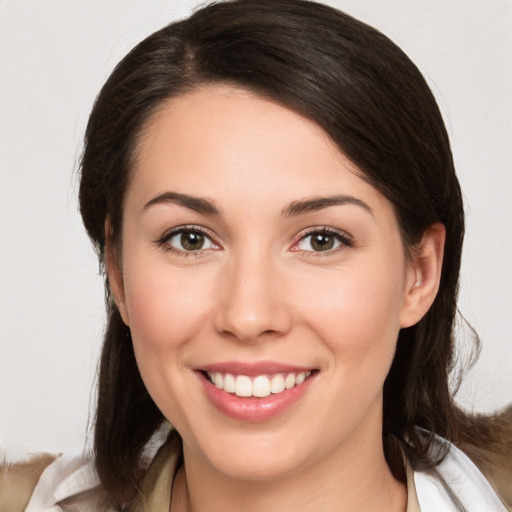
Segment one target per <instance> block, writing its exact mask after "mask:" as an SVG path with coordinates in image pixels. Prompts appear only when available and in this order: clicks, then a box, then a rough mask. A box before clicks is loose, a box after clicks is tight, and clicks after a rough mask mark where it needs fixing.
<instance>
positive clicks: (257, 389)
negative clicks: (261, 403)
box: [252, 375, 270, 398]
mask: <svg viewBox="0 0 512 512" xmlns="http://www.w3.org/2000/svg"><path fill="white" fill-rule="evenodd" d="M252 394H253V395H254V396H259V397H260V398H263V397H265V396H269V395H270V380H269V378H268V377H266V376H265V375H259V376H258V377H256V378H255V379H254V381H253V383H252Z"/></svg>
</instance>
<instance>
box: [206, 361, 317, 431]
mask: <svg viewBox="0 0 512 512" xmlns="http://www.w3.org/2000/svg"><path fill="white" fill-rule="evenodd" d="M196 374H197V375H198V376H199V378H200V381H201V383H202V386H203V389H204V391H205V394H206V397H207V398H208V399H209V401H210V403H211V404H212V405H214V406H215V408H216V409H217V410H218V411H219V412H221V413H223V414H224V415H226V416H228V417H230V418H233V419H236V420H239V421H245V422H262V421H267V420H270V419H272V418H274V417H276V416H278V415H280V414H282V413H283V412H284V411H286V410H287V409H289V408H291V407H292V406H293V405H294V404H296V403H297V402H299V401H300V400H301V398H302V397H303V396H304V395H305V394H306V393H307V392H308V390H309V389H310V387H311V385H312V384H313V382H314V381H315V380H317V376H318V374H319V370H318V369H313V368H310V369H308V368H298V367H291V366H286V365H275V364H260V365H241V364H219V365H211V366H208V367H205V368H201V369H197V370H196Z"/></svg>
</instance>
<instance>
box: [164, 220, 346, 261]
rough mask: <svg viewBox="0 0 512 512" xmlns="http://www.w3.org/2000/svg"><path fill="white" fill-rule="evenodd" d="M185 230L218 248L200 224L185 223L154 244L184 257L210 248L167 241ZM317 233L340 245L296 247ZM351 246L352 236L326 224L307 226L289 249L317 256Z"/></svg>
mask: <svg viewBox="0 0 512 512" xmlns="http://www.w3.org/2000/svg"><path fill="white" fill-rule="evenodd" d="M186 231H188V232H191V233H201V234H202V235H203V236H205V237H206V238H208V239H209V240H210V242H211V244H212V245H214V246H215V249H214V250H218V248H220V244H219V243H217V242H216V241H215V237H213V235H212V234H211V233H210V231H208V230H206V229H204V228H202V227H201V226H197V225H186V226H179V227H177V228H173V229H171V230H170V231H167V232H166V233H164V234H163V235H162V236H161V237H160V238H159V239H158V240H156V244H157V245H158V246H159V247H162V248H163V249H164V250H165V251H168V252H173V253H175V254H178V255H180V256H185V257H188V256H196V257H197V256H201V255H203V254H204V252H205V251H208V250H210V249H211V248H209V247H208V248H206V249H198V250H195V251H187V250H184V249H178V248H176V247H174V246H172V245H171V244H170V243H169V241H170V240H171V239H172V237H174V236H176V235H179V234H180V233H183V232H186ZM319 234H327V235H329V236H331V237H333V238H334V239H335V240H336V241H338V242H339V243H340V245H339V246H338V247H335V248H333V249H328V250H325V251H309V250H304V249H299V248H298V247H297V246H298V244H300V243H301V242H303V241H304V240H306V239H307V238H308V237H312V236H315V235H319ZM351 247H354V241H353V239H352V237H350V235H348V234H347V233H343V232H341V231H337V230H335V229H332V228H330V227H328V226H322V227H318V228H308V229H307V230H305V231H304V232H303V233H301V234H300V235H299V236H298V239H297V241H296V242H294V243H293V245H292V248H291V251H293V252H300V253H302V254H303V255H305V256H307V257H319V256H328V255H331V254H333V253H337V252H338V251H340V250H343V249H346V248H351Z"/></svg>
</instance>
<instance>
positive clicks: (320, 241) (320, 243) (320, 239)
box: [311, 233, 335, 251]
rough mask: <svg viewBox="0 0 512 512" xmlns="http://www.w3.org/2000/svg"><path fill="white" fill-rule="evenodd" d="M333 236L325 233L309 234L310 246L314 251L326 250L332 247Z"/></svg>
mask: <svg viewBox="0 0 512 512" xmlns="http://www.w3.org/2000/svg"><path fill="white" fill-rule="evenodd" d="M334 242H335V240H334V236H332V235H329V234H327V233H316V234H315V235H311V247H312V248H313V250H314V251H328V250H330V249H332V248H333V247H334Z"/></svg>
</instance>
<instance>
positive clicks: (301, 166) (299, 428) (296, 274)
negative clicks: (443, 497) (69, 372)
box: [110, 85, 415, 479]
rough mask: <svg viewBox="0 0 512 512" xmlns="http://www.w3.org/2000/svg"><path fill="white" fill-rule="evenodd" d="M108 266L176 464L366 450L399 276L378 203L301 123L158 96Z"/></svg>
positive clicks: (225, 97) (271, 469) (234, 463)
mask: <svg viewBox="0 0 512 512" xmlns="http://www.w3.org/2000/svg"><path fill="white" fill-rule="evenodd" d="M117 256H118V259H117V261H118V262H119V266H120V268H117V270H116V269H115V268H114V269H113V268H112V267H114V265H113V264H111V268H110V278H111V282H112V283H113V289H114V292H115V294H116V296H117V297H116V298H117V299H118V301H122V305H121V306H120V308H121V313H122V315H123V319H124V320H125V322H126V323H127V324H128V325H129V326H130V329H131V333H132V339H133V344H134V349H135V355H136V358H137V363H138V365H139V368H140V372H141V375H142V377H143V380H144V382H145V385H146V386H147V389H148V391H149V393H150V394H151V396H152V398H153V399H154V401H155V403H156V404H157V405H158V407H159V408H160V410H161V411H162V412H163V414H164V415H165V416H166V418H167V419H168V420H169V421H170V422H171V423H172V424H173V425H174V426H175V427H176V429H177V430H178V431H179V433H180V434H181V436H182V438H183V441H184V449H185V456H186V457H189V458H190V460H195V461H196V462H197V463H198V464H203V465H205V466H206V467H208V468H210V469H213V470H215V471H220V472H221V473H223V474H225V475H236V476H238V477H242V478H249V479H254V478H272V477H275V476H277V475H286V474H290V473H293V472H294V471H298V470H300V468H304V467H307V466H308V465H311V464H314V463H315V462H318V461H320V460H326V459H327V458H329V457H340V456H343V455H347V454H349V453H354V451H355V450H357V451H360V450H361V448H362V447H363V446H375V447H378V446H380V444H379V443H380V442H381V432H382V413H381V411H382V388H383V383H384V379H385V378H386V375H387V373H388V370H389V368H390V365H391V362H392V359H393V356H394V352H395V345H396V340H397V336H398V331H399V329H400V327H401V325H403V324H404V323H406V320H405V317H406V316H407V311H406V310H407V307H408V306H407V300H406V297H407V290H408V289H409V288H410V287H411V286H413V282H414V279H415V276H414V270H413V268H412V266H411V265H409V264H408V260H407V259H406V257H405V256H404V248H403V245H402V241H401V238H400V233H399V228H398V226H397V221H396V218H395V215H394V212H393V208H392V206H391V204H390V203H389V202H388V200H387V199H386V198H385V197H384V196H383V195H382V194H381V193H379V192H378V191H377V190H376V189H375V188H373V187H372V186H371V185H369V184H368V183H367V182H366V181H364V180H363V179H361V178H360V177H359V176H358V175H357V168H355V166H354V165H353V164H352V163H351V162H350V161H349V160H348V159H347V158H346V157H345V156H344V155H342V154H340V152H339V151H338V150H337V149H336V147H335V146H334V144H333V143H332V142H331V141H330V139H329V138H328V137H327V136H326V134H325V133H324V132H323V131H322V130H321V129H320V128H319V127H318V126H316V125H315V124H314V123H312V122H311V121H309V120H307V119H305V118H304V117H302V116H300V115H298V114H297V113H295V112H293V111H291V110H288V109H287V108H284V107H282V106H280V105H278V104H276V103H273V102H271V101H269V100H266V99H262V98H261V97H258V96H255V95H253V94H251V93H249V92H246V91H243V90H240V89H235V88H231V87H228V86H220V85H219V86H207V87H204V88H201V89H198V90H196V91H194V92H190V93H187V94H185V95H183V96H181V97H177V98H173V99H171V100H168V101H167V102H166V103H165V104H163V105H162V107H161V108H160V109H159V111H158V112H157V113H156V114H155V115H154V116H153V118H152V120H151V122H150V124H149V125H148V127H147V129H146V130H145V131H144V133H143V136H142V139H141V142H140V146H139V148H138V152H137V159H136V163H135V166H134V174H133V179H132V181H131V183H130V187H129V190H128V193H127V196H126V200H125V205H124V219H123V231H122V250H121V254H118V255H117ZM212 380H213V381H215V382H216V384H217V386H216V385H215V384H214V383H213V382H212ZM238 395H240V396H238ZM247 395H249V396H247ZM254 395H256V396H254ZM338 460H339V459H338Z"/></svg>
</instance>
